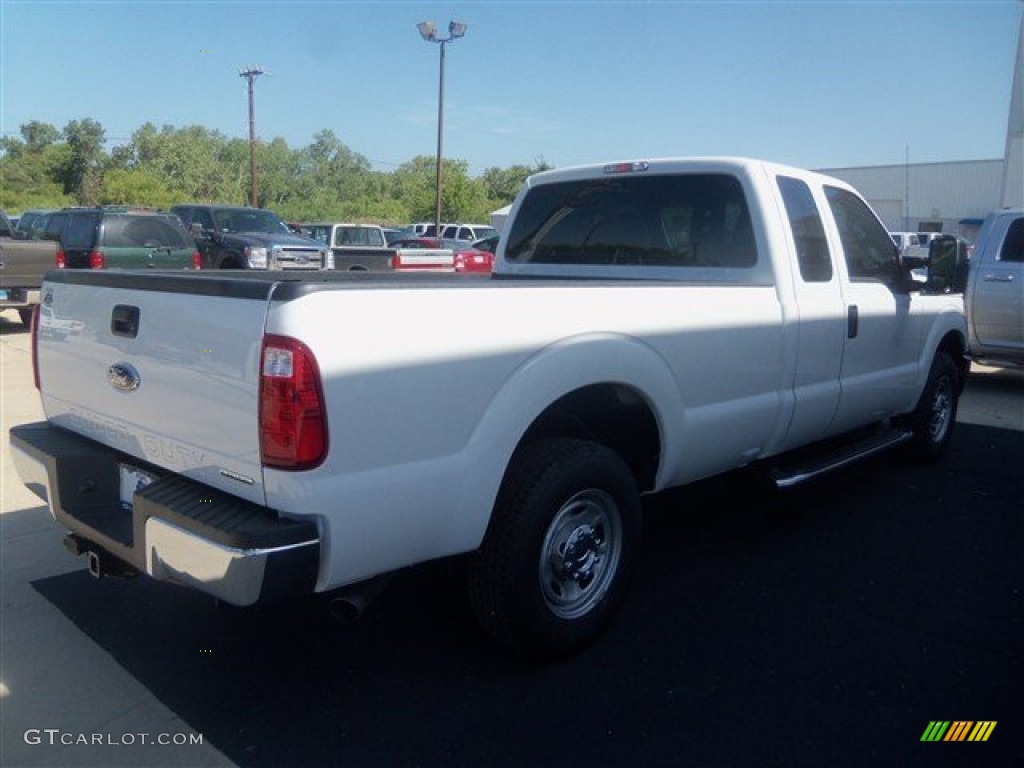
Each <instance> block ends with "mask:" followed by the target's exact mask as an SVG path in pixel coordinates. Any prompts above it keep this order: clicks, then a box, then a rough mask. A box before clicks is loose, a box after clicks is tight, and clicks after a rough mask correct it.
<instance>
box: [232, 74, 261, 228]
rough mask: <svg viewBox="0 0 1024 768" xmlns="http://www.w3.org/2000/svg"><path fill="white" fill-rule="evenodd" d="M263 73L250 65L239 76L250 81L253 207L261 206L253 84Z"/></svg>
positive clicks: (250, 162)
mask: <svg viewBox="0 0 1024 768" xmlns="http://www.w3.org/2000/svg"><path fill="white" fill-rule="evenodd" d="M262 74H263V70H262V69H260V68H259V67H250V68H249V69H243V70H242V71H241V72H239V73H238V76H239V77H244V78H245V79H246V80H248V81H249V179H250V182H251V187H252V189H251V190H250V198H249V199H250V200H251V202H252V207H253V208H259V207H260V177H259V174H257V172H256V111H255V106H254V102H253V97H252V84H253V81H254V80H255V79H256V78H257V77H259V76H260V75H262Z"/></svg>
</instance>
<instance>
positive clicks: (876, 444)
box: [768, 430, 914, 488]
mask: <svg viewBox="0 0 1024 768" xmlns="http://www.w3.org/2000/svg"><path fill="white" fill-rule="evenodd" d="M913 436H914V433H913V432H911V431H910V430H890V431H887V432H882V433H880V434H877V435H872V436H871V437H868V438H866V439H863V440H859V441H858V442H856V443H853V444H851V445H845V446H843V447H842V448H840V449H838V450H836V451H833V452H832V453H828V454H825V455H824V456H820V457H818V458H816V459H815V460H813V461H809V462H807V463H804V464H798V465H794V466H791V467H777V468H776V469H773V470H772V471H771V472H769V473H768V477H769V479H770V480H771V481H772V482H773V483H774V484H775V487H776V488H792V487H793V486H795V485H800V484H801V483H805V482H807V481H808V480H813V479H814V478H816V477H820V476H821V475H824V474H826V473H828V472H832V471H833V470H836V469H839V468H841V467H845V466H847V465H849V464H853V463H854V462H857V461H861V460H862V459H866V458H868V457H869V456H874V455H875V454H876V453H881V452H882V451H887V450H889V449H890V448H893V447H895V446H897V445H901V444H902V443H905V442H907V441H908V440H910V439H911V438H912V437H913Z"/></svg>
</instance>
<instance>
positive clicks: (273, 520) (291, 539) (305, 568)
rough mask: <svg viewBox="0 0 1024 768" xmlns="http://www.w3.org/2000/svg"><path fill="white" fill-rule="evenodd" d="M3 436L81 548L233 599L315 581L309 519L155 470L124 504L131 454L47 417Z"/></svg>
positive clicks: (314, 536)
mask: <svg viewBox="0 0 1024 768" xmlns="http://www.w3.org/2000/svg"><path fill="white" fill-rule="evenodd" d="M10 438H11V447H12V449H13V459H14V465H15V468H16V469H17V471H18V474H19V476H20V477H21V479H22V481H23V482H24V483H25V485H26V486H27V487H28V488H29V489H31V490H32V491H33V492H35V493H36V494H37V495H38V496H39V497H40V498H42V499H44V500H46V501H47V502H48V504H49V508H50V514H51V515H53V517H54V519H55V520H56V521H57V522H58V523H59V524H60V525H62V526H63V527H65V528H66V529H67V530H68V531H70V532H71V533H72V534H73V535H74V537H75V538H76V540H77V541H79V542H84V544H82V545H80V546H79V549H80V550H81V551H82V552H86V551H97V552H100V553H102V554H103V555H104V556H113V557H115V558H117V559H118V560H120V561H122V562H123V563H126V564H127V565H129V566H131V567H132V568H133V569H135V570H138V571H141V572H143V573H147V574H148V575H150V576H152V577H153V578H154V579H157V580H161V581H164V580H168V581H175V582H179V583H181V584H184V585H187V586H190V587H193V588H195V589H198V590H200V591H202V592H206V593H208V594H210V595H213V596H215V597H218V598H220V599H221V600H224V601H225V602H228V603H232V604H234V605H252V604H254V603H258V602H266V601H268V600H273V599H277V598H283V597H288V596H293V595H298V594H307V593H309V592H312V591H313V589H314V587H315V585H316V578H317V569H318V566H319V556H320V547H319V544H320V540H319V534H318V531H317V528H316V526H315V525H314V524H313V523H311V522H306V521H297V520H290V519H287V518H281V517H279V516H278V515H277V514H275V513H274V512H273V511H272V510H268V509H266V508H265V507H261V506H259V505H257V504H253V503H251V502H247V501H244V500H242V499H238V498H236V497H234V496H231V495H229V494H226V493H223V492H221V491H217V490H215V489H213V488H209V487H207V486H204V485H200V484H199V483H195V482H193V481H191V480H188V479H186V478H183V477H181V476H178V475H162V476H161V475H160V474H159V472H160V471H159V470H154V471H153V474H155V475H156V476H157V477H156V479H155V480H154V481H153V482H152V483H150V484H149V485H148V486H146V487H144V488H141V489H140V490H137V491H136V492H135V494H134V497H133V503H132V505H131V508H127V507H125V506H124V505H123V504H122V503H121V498H120V476H119V467H120V465H121V463H122V462H127V463H130V464H134V465H138V463H139V462H138V461H137V460H135V459H133V458H131V457H126V456H125V457H123V456H120V455H119V454H118V453H117V452H116V451H114V450H112V449H110V448H108V447H106V446H104V445H101V444H99V443H97V442H95V441H93V440H89V439H87V438H84V437H81V436H80V435H77V434H74V433H72V432H68V431H66V430H63V429H59V428H56V427H52V426H50V425H49V424H47V423H46V422H40V423H37V424H25V425H21V426H18V427H14V428H12V429H11V435H10Z"/></svg>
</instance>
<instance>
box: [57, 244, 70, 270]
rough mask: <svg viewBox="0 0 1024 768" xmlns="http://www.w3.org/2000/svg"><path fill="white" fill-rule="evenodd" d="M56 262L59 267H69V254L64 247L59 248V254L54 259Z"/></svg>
mask: <svg viewBox="0 0 1024 768" xmlns="http://www.w3.org/2000/svg"><path fill="white" fill-rule="evenodd" d="M54 262H55V263H56V264H57V269H66V268H67V266H68V255H67V254H66V253H64V250H63V249H61V248H58V249H57V256H56V258H55V259H54Z"/></svg>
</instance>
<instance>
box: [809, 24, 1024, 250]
mask: <svg viewBox="0 0 1024 768" xmlns="http://www.w3.org/2000/svg"><path fill="white" fill-rule="evenodd" d="M1012 83H1013V85H1012V86H1011V90H1010V112H1009V118H1008V120H1007V123H1006V148H1005V151H1004V152H1003V157H1001V158H998V159H995V160H964V161H958V162H946V163H918V164H910V163H905V164H903V165H882V166H874V167H861V168H822V169H821V171H822V172H823V173H827V174H829V175H831V176H835V177H837V178H840V179H842V180H843V181H846V182H847V183H849V184H852V185H853V186H854V187H856V188H857V189H858V190H859V191H860V193H861V194H862V195H864V197H865V198H867V200H868V202H869V203H870V204H871V205H872V207H873V208H874V209H875V211H876V212H877V213H878V215H879V216H880V217H881V218H882V221H883V222H884V223H885V226H886V227H887V228H888V229H889V231H890V232H948V233H950V234H961V235H964V236H965V237H967V238H968V239H973V236H974V234H975V233H976V232H977V230H978V227H979V226H980V224H981V220H982V219H983V218H984V217H985V216H986V215H987V214H988V213H989V212H990V211H993V210H995V209H997V208H1024V17H1022V19H1021V24H1020V32H1019V33H1018V35H1017V56H1016V60H1015V62H1014V68H1013V78H1012Z"/></svg>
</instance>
